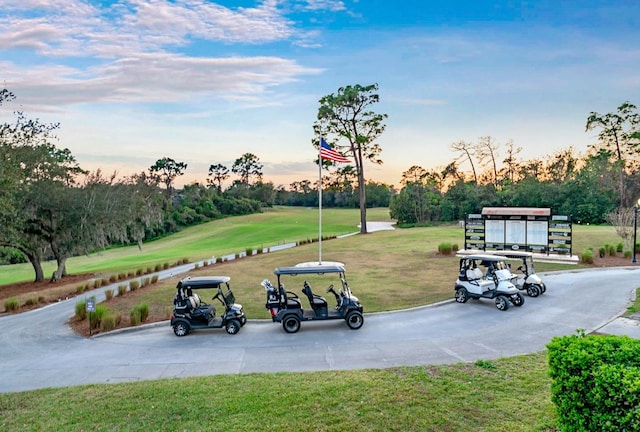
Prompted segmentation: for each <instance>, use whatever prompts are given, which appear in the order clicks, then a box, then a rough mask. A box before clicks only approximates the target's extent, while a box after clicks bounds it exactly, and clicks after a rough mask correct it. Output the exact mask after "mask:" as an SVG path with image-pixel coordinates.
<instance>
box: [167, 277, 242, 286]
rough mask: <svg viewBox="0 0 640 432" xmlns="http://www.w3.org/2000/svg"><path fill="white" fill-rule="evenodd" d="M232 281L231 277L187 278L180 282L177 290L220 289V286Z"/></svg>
mask: <svg viewBox="0 0 640 432" xmlns="http://www.w3.org/2000/svg"><path fill="white" fill-rule="evenodd" d="M230 280H231V278H230V277H229V276H198V277H186V278H184V279H182V280H181V281H180V282H178V286H177V287H176V288H191V289H199V288H202V289H205V288H218V287H219V286H220V285H222V284H225V283H227V282H229V281H230Z"/></svg>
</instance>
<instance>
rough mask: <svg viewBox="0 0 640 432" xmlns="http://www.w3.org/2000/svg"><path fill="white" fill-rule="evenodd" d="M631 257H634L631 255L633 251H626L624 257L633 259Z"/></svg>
mask: <svg viewBox="0 0 640 432" xmlns="http://www.w3.org/2000/svg"><path fill="white" fill-rule="evenodd" d="M631 255H632V253H631V251H630V250H628V251H624V257H625V258H631Z"/></svg>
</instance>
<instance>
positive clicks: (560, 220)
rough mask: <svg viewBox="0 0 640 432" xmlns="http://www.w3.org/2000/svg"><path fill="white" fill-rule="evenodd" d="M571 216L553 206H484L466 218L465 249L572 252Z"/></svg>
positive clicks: (547, 252)
mask: <svg viewBox="0 0 640 432" xmlns="http://www.w3.org/2000/svg"><path fill="white" fill-rule="evenodd" d="M572 236H573V229H572V223H571V217H570V216H564V215H552V214H551V209H550V208H532V207H485V208H483V209H482V213H480V214H468V215H467V217H466V219H465V249H481V250H524V251H528V252H536V253H546V254H549V253H557V254H571V253H572V249H571V243H572V241H571V240H572Z"/></svg>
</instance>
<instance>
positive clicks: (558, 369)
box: [547, 332, 640, 432]
mask: <svg viewBox="0 0 640 432" xmlns="http://www.w3.org/2000/svg"><path fill="white" fill-rule="evenodd" d="M547 349H548V353H549V375H550V376H551V379H552V384H551V399H552V401H553V402H554V403H555V405H556V408H557V412H558V425H559V430H562V431H570V432H573V431H623V430H639V428H640V411H639V410H638V409H637V406H638V405H639V404H640V385H638V383H639V382H640V340H635V339H631V338H629V337H627V336H584V332H581V333H579V334H578V335H574V336H564V337H554V338H553V339H552V340H551V342H550V343H549V344H548V345H547Z"/></svg>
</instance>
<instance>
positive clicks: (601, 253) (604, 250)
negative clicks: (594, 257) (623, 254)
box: [598, 246, 607, 258]
mask: <svg viewBox="0 0 640 432" xmlns="http://www.w3.org/2000/svg"><path fill="white" fill-rule="evenodd" d="M606 254H607V248H606V247H604V246H603V247H600V248H599V249H598V256H599V257H600V258H604V257H605V255H606Z"/></svg>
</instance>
